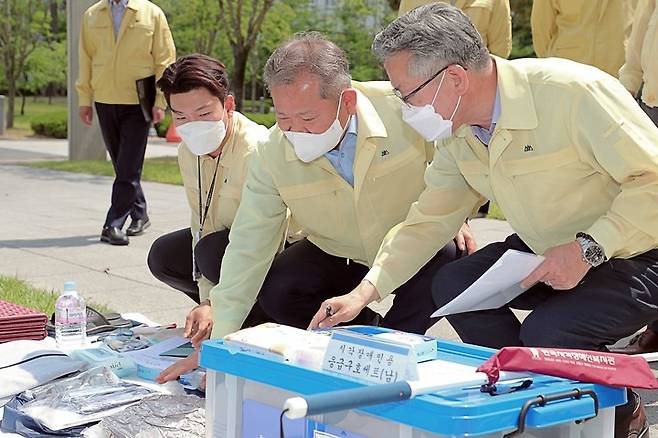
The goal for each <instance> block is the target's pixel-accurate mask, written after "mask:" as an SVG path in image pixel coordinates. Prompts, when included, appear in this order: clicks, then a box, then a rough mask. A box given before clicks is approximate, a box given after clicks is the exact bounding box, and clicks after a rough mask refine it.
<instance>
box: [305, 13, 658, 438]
mask: <svg viewBox="0 0 658 438" xmlns="http://www.w3.org/2000/svg"><path fill="white" fill-rule="evenodd" d="M373 51H374V52H375V54H376V55H377V56H378V58H379V59H380V60H381V61H382V62H383V64H384V68H385V69H386V71H387V73H388V76H389V78H390V80H391V84H392V85H393V87H395V88H396V89H398V90H399V91H400V93H401V94H402V95H403V96H404V98H405V100H406V104H407V105H405V107H403V114H402V116H403V117H404V118H405V120H406V121H407V123H408V124H409V125H411V126H412V127H413V128H415V129H416V130H418V131H419V132H421V133H422V135H423V136H425V137H426V138H432V139H444V141H443V142H442V143H441V144H439V146H438V147H437V152H436V153H435V155H434V160H433V162H432V164H431V165H430V167H429V168H428V170H427V172H426V174H425V181H426V183H427V187H426V189H425V190H424V191H423V193H422V194H421V195H420V197H419V199H418V202H417V203H414V204H413V205H412V207H411V209H410V211H409V214H408V216H407V219H406V220H405V221H404V222H403V223H402V224H401V225H400V226H397V227H395V228H393V229H392V230H391V232H390V233H389V234H388V235H387V236H386V238H385V239H384V243H383V245H382V247H381V249H380V250H379V253H378V255H377V257H376V259H375V261H374V263H373V267H372V268H371V269H370V271H369V272H368V274H367V275H366V276H365V279H364V281H363V282H362V283H361V284H360V285H359V287H357V288H356V289H355V290H354V291H353V292H350V294H347V295H346V296H344V297H338V298H334V299H331V300H327V301H326V302H325V303H323V305H325V306H327V305H330V306H331V307H332V309H334V310H336V312H337V313H336V315H334V316H333V318H332V320H330V321H327V322H326V323H324V324H320V326H325V325H330V324H333V323H339V322H345V321H349V319H350V317H351V315H352V314H354V312H358V311H359V308H360V306H361V305H366V304H367V303H368V302H369V300H374V299H381V298H383V297H385V296H386V295H388V294H389V293H390V292H391V291H392V290H394V289H395V288H396V287H398V286H399V285H400V284H403V283H404V282H405V281H407V279H408V278H409V277H410V276H411V275H413V273H414V272H416V270H417V269H418V268H419V267H420V266H422V265H423V264H424V263H425V262H426V261H427V260H428V258H429V257H430V256H431V254H433V252H434V251H436V249H437V248H440V247H441V246H442V245H444V244H445V242H447V241H448V240H450V239H451V237H452V234H453V233H454V232H455V230H456V229H458V228H459V226H460V224H461V223H462V222H463V220H464V218H466V216H467V215H468V214H469V212H471V211H472V210H473V207H474V206H475V205H477V203H478V202H479V197H480V196H481V195H483V196H486V197H487V198H489V199H492V200H495V201H496V202H497V203H498V205H500V207H501V209H502V211H503V213H504V214H505V216H506V217H507V220H508V221H509V223H510V225H511V226H512V228H513V229H514V231H515V234H513V235H511V236H509V237H508V238H507V239H506V240H505V241H504V242H498V243H493V244H491V245H488V246H486V247H484V248H482V249H481V250H479V251H477V252H476V253H474V254H472V255H469V256H468V257H464V258H462V259H460V260H457V261H455V262H453V263H450V264H448V265H446V266H444V267H442V268H441V269H440V270H439V271H438V272H437V274H436V276H435V277H434V280H433V286H432V287H433V295H434V302H435V304H436V306H437V307H442V306H443V305H445V304H446V303H448V302H450V301H451V300H452V299H454V298H455V297H456V296H458V295H460V294H461V293H462V292H463V291H464V290H466V288H467V287H468V286H470V285H471V284H472V283H473V282H474V281H475V280H476V279H477V278H478V277H480V276H481V275H482V274H483V273H484V272H485V271H486V270H487V269H488V268H490V267H491V266H492V265H493V264H494V263H496V261H497V260H498V259H499V258H500V257H501V256H502V254H503V253H504V252H506V251H507V250H510V249H511V250H517V251H523V252H528V253H535V254H541V255H543V256H544V257H545V261H544V262H543V263H542V264H541V265H540V266H539V267H538V268H537V269H536V270H535V271H534V272H532V273H531V274H530V275H529V276H528V277H527V278H526V279H525V280H524V281H523V285H524V286H527V287H529V289H528V290H527V291H526V292H525V293H523V294H521V295H520V296H519V297H518V298H517V299H515V300H513V301H512V302H511V303H509V304H508V305H505V306H503V307H501V308H498V309H493V310H486V311H474V312H467V313H462V314H456V315H452V316H449V317H448V321H449V322H450V323H451V324H452V326H453V327H454V328H455V330H456V331H457V333H458V334H459V336H460V337H461V339H462V340H463V341H464V342H469V343H473V344H478V345H484V346H488V347H493V348H501V347H504V346H514V345H517V346H518V345H523V346H544V347H562V348H577V349H589V350H604V349H605V348H606V346H607V345H609V344H612V343H614V342H616V341H618V340H619V339H621V338H623V337H625V336H628V335H630V334H632V333H634V332H635V331H637V330H638V329H640V328H641V327H643V326H644V325H645V324H646V323H647V322H649V321H652V320H654V319H657V317H658V149H657V148H656V145H658V129H656V127H655V126H654V125H653V123H652V122H651V120H650V119H649V118H648V117H646V115H644V113H643V112H642V110H641V109H640V108H639V107H638V106H637V104H636V102H635V101H634V100H633V97H632V96H631V95H630V93H628V92H627V91H626V90H625V89H624V87H623V86H622V85H621V84H620V83H619V82H618V81H617V80H616V79H614V78H613V77H611V76H609V75H607V74H605V73H603V72H602V71H600V70H598V69H596V68H593V67H590V66H586V65H582V64H578V63H575V62H572V61H569V60H562V59H521V60H516V61H506V60H503V59H500V58H496V57H492V56H491V55H490V54H489V53H488V51H487V49H486V47H484V45H483V43H482V40H481V38H480V36H479V34H478V33H477V31H476V30H475V28H474V27H473V25H472V24H471V22H470V21H469V19H468V18H467V17H466V16H465V15H464V14H463V13H462V12H461V11H460V10H459V9H457V8H454V7H452V6H449V5H446V4H443V3H436V4H432V5H428V6H424V7H421V8H418V9H415V10H413V11H411V12H409V13H408V14H406V15H404V16H402V17H400V18H398V19H397V20H395V21H394V22H393V23H391V24H390V25H389V26H388V27H387V28H386V29H384V30H383V31H381V32H380V33H379V34H378V35H377V36H376V37H375V40H374V43H373ZM437 72H439V73H438V74H437ZM433 76H434V78H433V79H432V80H430V81H429V82H427V80H428V79H429V78H432V77H433ZM424 82H427V84H426V85H425V86H424V87H421V88H420V89H419V84H420V85H422V84H423V83H424ZM412 93H413V95H412ZM453 126H454V130H453ZM453 131H454V132H453ZM364 298H365V299H364ZM359 299H360V300H361V301H359ZM346 303H347V304H349V305H348V306H344V304H346ZM355 303H356V304H355ZM343 307H345V308H343ZM511 308H517V309H525V310H532V312H531V313H530V314H529V315H528V316H527V318H526V319H525V320H524V321H523V323H520V322H519V320H518V319H517V318H516V317H515V315H514V314H513V313H512V310H511ZM318 313H319V312H318ZM317 316H319V314H318V315H316V317H317ZM316 321H317V319H316ZM615 428H616V432H615V436H616V437H627V436H632V437H640V436H642V435H643V434H645V433H646V430H647V420H646V416H645V413H644V408H643V407H642V404H641V402H640V399H639V396H637V395H635V394H634V393H633V392H631V391H629V402H628V404H626V405H625V406H622V407H620V408H618V410H617V418H616V421H615Z"/></svg>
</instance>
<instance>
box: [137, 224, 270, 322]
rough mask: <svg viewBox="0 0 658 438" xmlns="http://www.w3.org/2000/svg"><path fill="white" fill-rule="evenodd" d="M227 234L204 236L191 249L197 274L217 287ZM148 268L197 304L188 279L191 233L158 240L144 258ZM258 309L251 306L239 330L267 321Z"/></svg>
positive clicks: (180, 232) (185, 231) (195, 289)
mask: <svg viewBox="0 0 658 438" xmlns="http://www.w3.org/2000/svg"><path fill="white" fill-rule="evenodd" d="M228 234H229V230H222V231H217V232H215V233H211V234H207V235H206V236H204V237H203V238H202V239H201V240H199V242H197V244H196V246H195V247H194V258H195V259H196V263H197V267H198V268H199V271H200V272H201V274H203V276H204V277H206V278H207V279H208V280H210V281H211V282H212V283H214V284H217V283H219V271H220V267H221V265H222V259H223V258H224V251H226V246H227V245H228ZM147 261H148V266H149V269H150V270H151V273H152V274H153V276H154V277H155V278H157V279H158V280H160V281H162V282H163V283H165V284H167V285H169V286H171V287H172V288H174V289H176V290H179V291H181V292H183V293H184V294H185V295H187V296H188V297H190V298H192V299H193V300H194V301H195V302H197V303H199V301H200V297H199V287H198V286H197V282H196V280H194V278H193V277H192V232H191V231H190V229H189V228H184V229H182V230H178V231H174V232H172V233H169V234H165V235H163V236H160V237H158V238H157V239H156V240H155V242H153V245H152V246H151V249H150V251H149V254H148V259H147ZM270 320H271V319H270V318H269V317H267V315H265V314H264V313H263V311H262V309H261V308H260V306H259V305H258V303H256V305H254V307H253V308H252V310H251V313H249V315H248V316H247V318H246V320H245V322H244V324H243V327H251V326H254V325H258V324H261V323H263V322H267V321H270Z"/></svg>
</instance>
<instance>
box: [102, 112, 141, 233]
mask: <svg viewBox="0 0 658 438" xmlns="http://www.w3.org/2000/svg"><path fill="white" fill-rule="evenodd" d="M96 112H97V113H98V119H99V122H100V126H101V132H102V134H103V140H104V141H105V146H106V148H107V150H108V152H109V154H110V158H111V159H112V165H113V167H114V172H115V179H114V183H113V185H112V203H111V205H110V208H109V210H108V212H107V216H106V219H105V223H104V225H103V233H102V234H101V240H102V241H104V242H108V243H110V244H113V245H127V244H128V238H127V237H126V235H125V234H124V233H123V231H121V230H122V228H123V226H124V224H125V222H126V219H127V218H128V216H129V215H132V218H133V221H132V223H131V225H130V226H129V229H132V232H131V233H130V234H132V235H137V234H141V232H142V231H143V229H144V228H146V227H147V226H148V223H149V222H148V215H147V213H146V201H145V200H144V194H143V191H142V188H141V183H140V179H141V173H142V166H143V164H144V154H145V152H146V142H147V139H148V129H149V125H148V123H146V121H145V120H144V116H143V115H142V112H141V110H140V108H139V105H114V104H103V103H96ZM137 221H139V222H140V224H138V223H137ZM136 225H140V226H139V227H135V226H136Z"/></svg>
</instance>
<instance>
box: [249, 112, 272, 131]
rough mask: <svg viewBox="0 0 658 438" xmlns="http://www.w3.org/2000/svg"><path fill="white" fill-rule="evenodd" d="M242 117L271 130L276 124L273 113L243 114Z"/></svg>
mask: <svg viewBox="0 0 658 438" xmlns="http://www.w3.org/2000/svg"><path fill="white" fill-rule="evenodd" d="M244 115H245V116H247V117H248V118H249V119H251V120H252V121H254V122H256V123H258V124H259V125H263V126H266V127H268V128H271V127H272V126H273V125H274V124H275V123H276V115H275V114H274V113H266V114H261V113H244Z"/></svg>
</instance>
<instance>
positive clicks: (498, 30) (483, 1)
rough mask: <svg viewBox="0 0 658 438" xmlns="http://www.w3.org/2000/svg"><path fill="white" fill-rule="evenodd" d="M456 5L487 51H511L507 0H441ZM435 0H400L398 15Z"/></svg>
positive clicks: (500, 53) (496, 53)
mask: <svg viewBox="0 0 658 438" xmlns="http://www.w3.org/2000/svg"><path fill="white" fill-rule="evenodd" d="M441 1H442V2H443V3H450V4H451V5H453V6H456V7H458V8H459V9H461V10H462V11H464V13H465V14H466V15H468V18H470V19H471V22H473V26H475V28H476V29H477V31H478V32H479V33H480V36H482V40H483V41H484V45H485V46H487V48H488V49H489V52H491V53H492V54H494V55H496V56H500V57H501V58H507V57H508V56H509V54H510V52H511V51H512V16H511V13H510V5H509V0H441ZM435 2H437V0H402V1H401V2H400V9H399V10H398V16H400V15H403V14H406V13H407V12H409V11H410V10H412V9H414V8H417V7H418V6H422V5H428V4H430V3H435Z"/></svg>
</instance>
